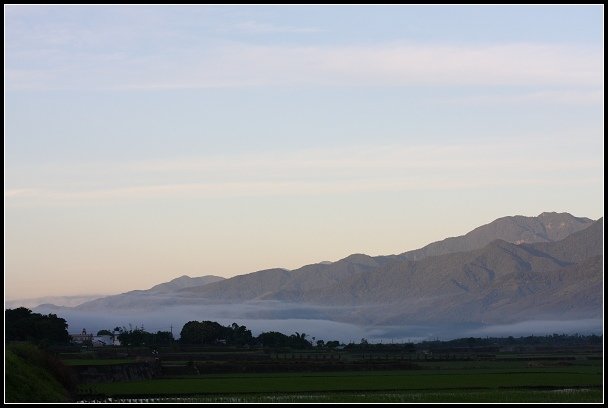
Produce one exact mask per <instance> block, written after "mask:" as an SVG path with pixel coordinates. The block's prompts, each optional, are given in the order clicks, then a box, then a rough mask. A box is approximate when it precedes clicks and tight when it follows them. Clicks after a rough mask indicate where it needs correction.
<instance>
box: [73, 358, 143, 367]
mask: <svg viewBox="0 0 608 408" xmlns="http://www.w3.org/2000/svg"><path fill="white" fill-rule="evenodd" d="M62 361H63V364H65V365H68V366H91V365H96V366H102V365H116V364H129V363H134V362H135V360H133V359H124V358H123V359H118V358H115V359H81V358H77V359H67V360H62Z"/></svg>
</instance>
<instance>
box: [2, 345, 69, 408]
mask: <svg viewBox="0 0 608 408" xmlns="http://www.w3.org/2000/svg"><path fill="white" fill-rule="evenodd" d="M5 365H6V366H5V393H6V394H5V398H6V402H67V401H70V400H71V399H72V398H71V395H72V393H73V392H74V391H75V389H76V384H75V378H74V376H73V374H72V372H71V371H70V369H69V368H68V367H66V366H65V365H63V363H61V361H59V360H58V359H56V358H55V357H53V356H52V355H50V354H48V353H47V352H45V351H43V350H40V349H39V348H37V347H36V346H34V345H32V344H27V343H21V344H9V345H8V346H7V347H6V355H5Z"/></svg>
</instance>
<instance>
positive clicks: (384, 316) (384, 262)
mask: <svg viewBox="0 0 608 408" xmlns="http://www.w3.org/2000/svg"><path fill="white" fill-rule="evenodd" d="M602 301H603V218H600V219H599V220H597V221H593V220H591V219H588V218H579V217H574V216H572V215H570V214H568V213H542V214H540V215H539V216H537V217H524V216H511V217H503V218H499V219H497V220H495V221H493V222H491V223H489V224H486V225H483V226H480V227H478V228H476V229H474V230H472V231H470V232H469V233H467V234H465V235H462V236H459V237H452V238H447V239H444V240H443V241H438V242H434V243H431V244H429V245H427V246H425V247H423V248H420V249H417V250H413V251H408V252H404V253H401V254H398V255H388V256H375V257H372V256H368V255H364V254H353V255H350V256H348V257H346V258H344V259H341V260H339V261H336V262H321V263H316V264H311V265H306V266H303V267H301V268H299V269H296V270H286V269H279V268H277V269H268V270H262V271H257V272H253V273H249V274H245V275H239V276H235V277H232V278H229V279H224V278H221V277H217V276H202V277H199V278H190V277H187V276H182V277H180V278H177V279H174V280H172V281H170V282H167V283H162V284H159V285H156V286H154V287H152V288H150V289H148V290H141V291H131V292H127V293H124V294H120V295H115V296H108V297H104V298H100V299H96V300H92V301H89V302H85V303H83V304H81V305H79V306H76V307H75V308H72V309H73V310H77V311H81V312H82V311H100V310H106V311H123V312H124V311H126V310H128V311H137V310H139V311H151V310H163V309H166V308H172V307H178V306H185V305H189V306H196V307H198V308H199V310H200V313H201V314H205V312H206V311H208V312H209V313H210V310H215V311H217V310H222V308H224V309H226V310H228V309H230V310H233V312H232V313H233V315H231V317H239V316H236V315H234V314H235V313H236V314H238V312H234V311H235V310H242V313H241V316H240V317H242V318H243V319H247V318H249V319H251V318H254V319H261V318H263V319H275V318H283V319H289V318H302V317H305V318H307V319H321V320H329V321H334V322H342V323H349V324H356V325H366V326H374V325H379V326H395V325H397V326H398V325H404V324H408V325H415V324H429V323H433V324H508V323H516V322H520V321H526V320H533V319H554V320H555V319H557V320H560V319H566V320H573V319H590V318H599V317H601V316H602ZM234 305H244V307H242V308H241V309H239V308H235V307H234ZM45 306H46V307H47V308H49V307H51V306H50V305H45ZM66 309H67V308H66Z"/></svg>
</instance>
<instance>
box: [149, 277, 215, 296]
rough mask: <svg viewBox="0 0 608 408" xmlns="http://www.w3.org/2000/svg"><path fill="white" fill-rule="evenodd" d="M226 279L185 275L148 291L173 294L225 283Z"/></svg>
mask: <svg viewBox="0 0 608 408" xmlns="http://www.w3.org/2000/svg"><path fill="white" fill-rule="evenodd" d="M225 279H226V278H222V277H220V276H214V275H206V276H199V277H197V278H191V277H189V276H187V275H183V276H180V277H179V278H175V279H173V280H171V281H169V282H165V283H161V284H158V285H156V286H153V287H151V288H150V289H148V290H147V291H148V292H154V293H166V292H173V291H176V290H179V289H183V288H188V287H191V286H204V285H208V284H209V283H213V282H219V281H223V280H225Z"/></svg>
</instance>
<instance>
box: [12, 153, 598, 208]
mask: <svg viewBox="0 0 608 408" xmlns="http://www.w3.org/2000/svg"><path fill="white" fill-rule="evenodd" d="M548 153H551V152H550V151H548ZM537 155H538V153H537V150H536V149H530V151H529V152H527V153H526V152H521V151H520V146H519V145H518V144H517V143H513V144H511V145H509V144H501V145H476V146H439V145H437V146H434V145H429V146H418V147H406V146H384V147H358V148H350V149H335V150H332V149H325V150H308V151H297V152H290V153H282V154H279V153H266V154H248V155H232V156H228V155H225V156H221V157H197V158H184V159H173V160H157V161H139V162H125V163H122V164H115V165H112V166H109V165H107V164H104V163H99V164H88V165H85V166H78V165H64V166H56V167H52V166H51V167H48V166H46V167H41V168H39V169H37V170H34V176H33V178H32V185H20V186H13V187H9V188H7V189H6V190H5V202H7V203H8V205H66V204H68V205H69V204H76V203H87V202H88V203H98V202H100V201H101V202H104V201H105V202H108V201H113V200H122V199H154V198H175V197H263V196H309V195H340V194H350V193H358V192H396V191H416V190H448V191H449V190H457V189H474V188H490V187H500V186H503V187H507V186H569V185H581V184H592V185H594V184H598V185H599V183H601V182H602V177H601V174H602V168H603V164H602V163H601V161H599V160H598V161H593V160H588V159H585V160H583V159H580V160H579V159H576V158H572V159H570V160H568V161H561V160H556V159H555V158H554V157H552V156H551V154H548V155H544V156H542V157H537ZM30 170H31V169H30ZM556 173H558V174H560V175H561V176H560V177H556V176H555V174H556ZM42 174H44V176H42ZM592 175H597V176H592ZM36 179H39V180H48V182H47V183H46V184H45V185H40V184H38V183H36V182H35V180H36Z"/></svg>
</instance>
